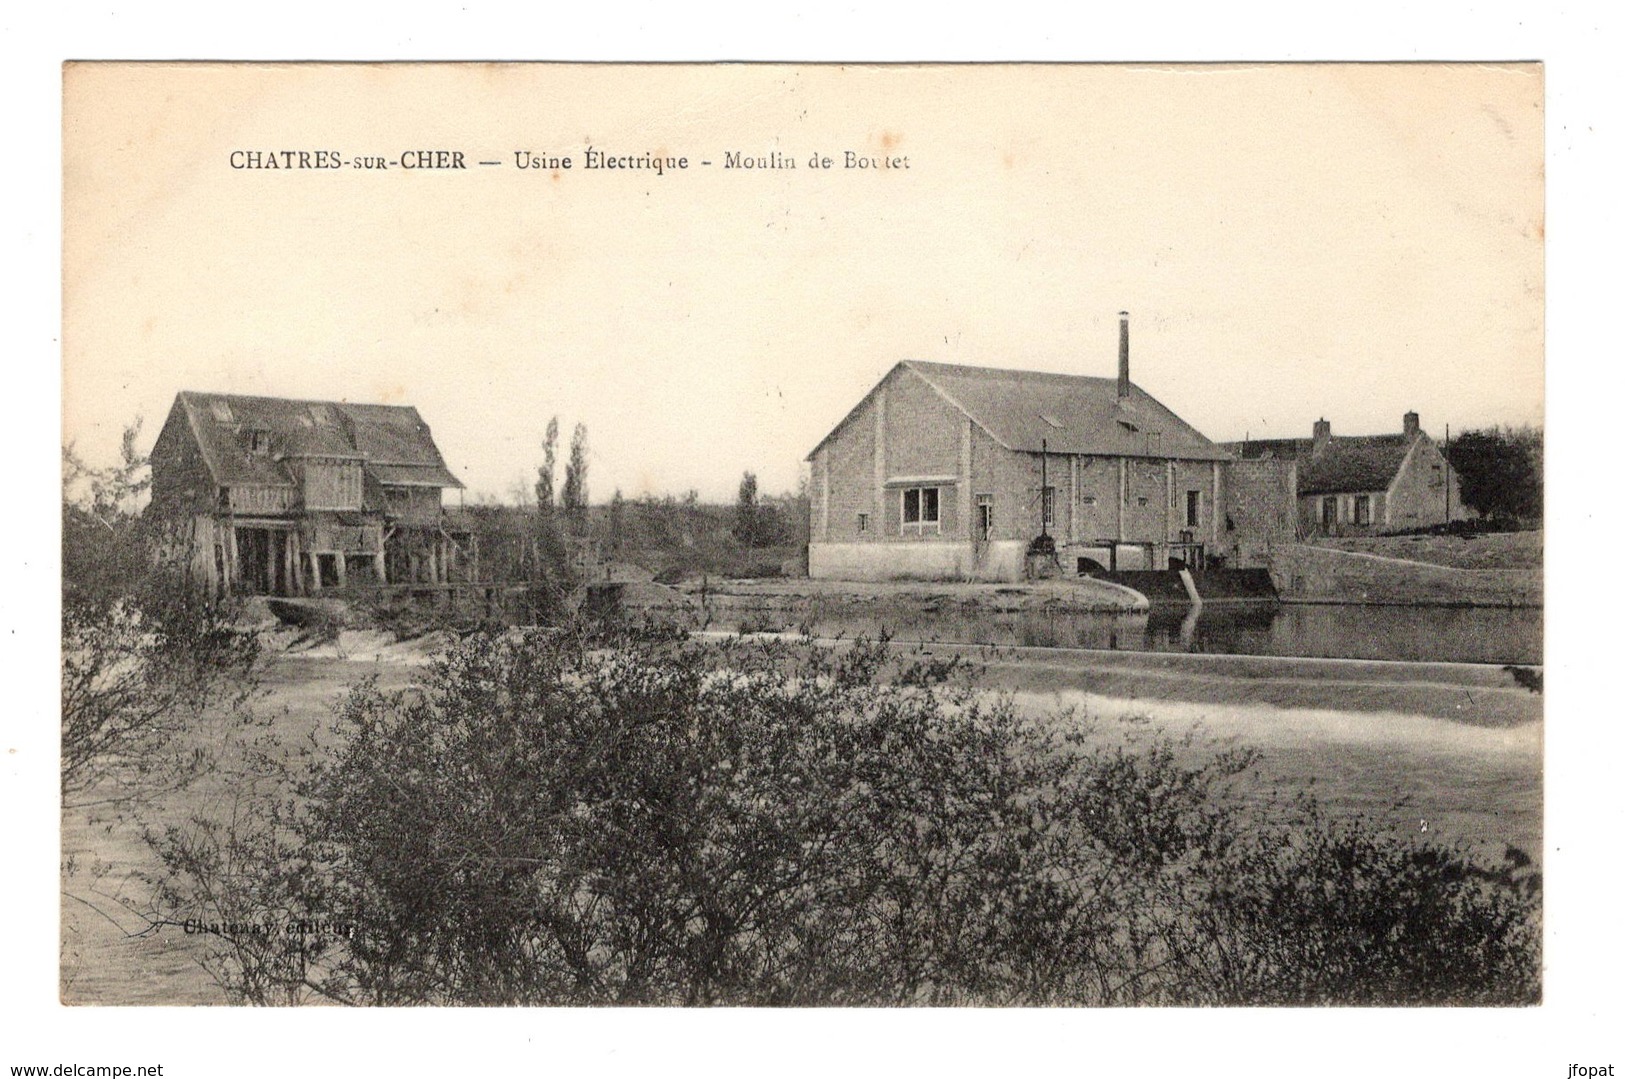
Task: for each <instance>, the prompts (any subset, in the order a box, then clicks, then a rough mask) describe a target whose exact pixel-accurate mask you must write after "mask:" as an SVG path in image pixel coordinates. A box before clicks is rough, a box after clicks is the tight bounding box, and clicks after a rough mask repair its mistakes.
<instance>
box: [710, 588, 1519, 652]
mask: <svg viewBox="0 0 1625 1079" xmlns="http://www.w3.org/2000/svg"><path fill="white" fill-rule="evenodd" d="M805 625H806V626H807V628H809V629H811V630H812V632H814V633H816V634H818V635H820V636H834V635H837V634H844V635H846V636H849V637H850V636H855V635H857V634H860V633H862V634H869V635H874V634H877V633H879V632H881V631H882V630H884V631H886V632H889V633H890V634H891V635H892V637H893V638H894V639H895V640H899V641H945V642H953V643H959V644H990V645H1005V646H1010V645H1023V646H1028V647H1038V648H1091V649H1107V650H1113V651H1126V652H1199V653H1213V654H1230V655H1248V656H1306V657H1320V658H1338V659H1387V660H1420V661H1446V662H1455V663H1493V664H1508V663H1514V664H1539V663H1541V662H1542V650H1543V644H1542V641H1543V611H1542V609H1541V608H1538V607H1534V608H1530V607H1519V608H1503V607H1389V606H1371V605H1365V604H1292V603H1288V604H1276V603H1257V604H1255V603H1210V604H1206V605H1204V606H1202V607H1201V608H1191V607H1185V606H1181V605H1170V606H1160V607H1155V608H1153V609H1152V610H1151V611H1150V613H1148V614H1110V613H1092V612H1090V613H1079V612H1065V611H1044V610H1034V611H1019V612H1009V613H996V612H984V611H973V610H967V609H963V608H955V609H951V610H921V609H920V608H919V606H918V605H912V606H911V605H908V604H903V603H897V604H891V603H884V602H882V603H879V604H874V605H868V606H865V607H863V608H861V609H860V608H844V607H832V606H829V605H823V604H820V605H819V607H818V609H817V610H816V611H814V612H813V613H812V615H811V616H810V618H809V619H808V621H807V622H806V623H805ZM739 628H746V629H749V628H796V626H794V625H785V626H756V627H753V626H752V624H751V623H750V622H748V621H744V620H742V621H741V626H740V627H739Z"/></svg>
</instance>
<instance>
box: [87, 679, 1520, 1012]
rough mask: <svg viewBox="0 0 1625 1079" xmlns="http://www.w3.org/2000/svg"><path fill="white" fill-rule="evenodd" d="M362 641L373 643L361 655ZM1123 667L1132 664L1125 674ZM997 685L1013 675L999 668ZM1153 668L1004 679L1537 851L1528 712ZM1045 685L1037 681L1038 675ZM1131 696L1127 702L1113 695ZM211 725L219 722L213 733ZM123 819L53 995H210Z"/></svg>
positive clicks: (95, 835)
mask: <svg viewBox="0 0 1625 1079" xmlns="http://www.w3.org/2000/svg"><path fill="white" fill-rule="evenodd" d="M374 654H375V653H374ZM386 655H387V657H388V658H386V659H384V660H377V659H373V658H365V657H363V655H362V654H361V653H360V652H359V651H356V652H351V653H350V654H349V658H337V656H336V655H332V654H323V655H321V656H310V655H283V656H279V657H277V658H275V659H274V660H273V661H272V663H271V664H270V665H269V668H268V672H267V679H266V690H267V692H266V693H265V695H264V697H263V698H262V699H260V700H259V701H258V703H257V705H256V708H257V711H258V712H259V713H260V714H261V715H262V716H263V717H265V718H266V719H268V721H269V722H268V725H267V726H265V727H264V728H258V727H244V728H242V730H241V731H240V732H239V737H242V738H250V739H253V738H258V739H262V748H269V749H272V750H277V749H279V748H282V749H287V750H290V751H296V750H297V749H298V747H300V746H302V745H305V744H307V743H308V742H309V740H310V739H311V737H312V736H314V738H315V741H316V743H317V744H318V745H319V744H321V743H322V741H323V740H324V735H325V733H326V732H327V731H328V729H329V724H330V717H331V714H332V708H333V705H334V703H335V702H337V701H338V700H339V699H341V698H342V696H343V695H344V694H345V693H346V692H347V691H348V690H349V688H350V687H351V686H353V685H355V684H356V683H357V682H358V681H360V680H361V679H364V678H369V677H371V678H376V679H377V680H378V682H379V684H380V685H381V686H382V687H383V688H385V689H399V688H402V687H405V686H407V685H410V684H412V683H413V682H414V681H415V680H416V679H417V678H418V677H419V676H420V674H421V666H420V665H419V663H418V662H415V661H419V660H421V658H422V657H421V655H420V654H417V653H414V652H412V651H410V650H401V649H395V650H386ZM1123 677H1130V678H1131V675H1124V676H1123ZM995 684H996V685H997V686H998V687H1002V688H1003V689H1004V690H1005V691H1010V690H1011V689H1012V688H1013V687H1019V686H1020V684H1021V676H1020V672H1019V671H1016V672H1014V673H1012V671H1010V670H1005V671H1003V672H1001V674H1000V677H999V678H998V679H997V680H996V683H995ZM1155 685H1156V683H1155V682H1154V681H1148V682H1146V683H1145V684H1144V686H1143V687H1141V688H1142V689H1144V690H1145V691H1146V692H1138V693H1137V692H1135V691H1134V683H1133V682H1132V681H1130V682H1122V681H1118V682H1113V683H1111V685H1110V692H1111V695H1101V694H1098V693H1091V692H1087V691H1084V690H1080V689H1077V688H1075V686H1052V685H1050V684H1047V683H1046V682H1045V681H1044V680H1043V679H1042V678H1035V679H1032V680H1030V681H1028V683H1027V686H1028V688H1026V689H1020V688H1015V689H1014V692H1015V693H1016V700H1017V702H1018V704H1020V706H1021V707H1023V708H1024V709H1027V710H1030V711H1032V712H1034V713H1035V714H1038V713H1048V712H1054V711H1056V710H1058V709H1063V708H1073V709H1076V713H1075V714H1076V718H1075V719H1073V720H1063V721H1065V722H1091V723H1093V724H1094V725H1095V726H1096V729H1097V730H1098V732H1099V735H1100V737H1102V738H1106V739H1111V740H1121V739H1134V738H1139V737H1143V736H1144V735H1145V733H1146V732H1147V731H1150V730H1156V729H1160V730H1163V731H1166V732H1167V733H1169V734H1172V735H1183V734H1187V733H1189V734H1192V735H1193V741H1192V742H1191V748H1190V750H1189V752H1190V753H1192V754H1193V755H1200V754H1205V753H1207V752H1209V751H1210V750H1211V749H1212V748H1213V747H1214V746H1215V745H1240V746H1248V747H1253V748H1255V749H1257V750H1258V751H1259V753H1260V754H1261V757H1260V760H1259V762H1258V764H1257V765H1256V766H1255V767H1254V769H1253V770H1252V771H1251V772H1250V773H1249V774H1247V775H1246V776H1245V777H1244V781H1243V783H1242V784H1241V786H1240V787H1239V788H1238V791H1237V794H1238V795H1239V796H1240V797H1241V798H1242V799H1243V800H1244V802H1246V803H1247V804H1249V805H1252V806H1254V807H1256V808H1257V809H1258V810H1259V811H1260V812H1262V811H1264V809H1265V807H1267V806H1270V805H1272V804H1275V803H1274V801H1272V800H1274V799H1290V798H1291V797H1292V796H1294V795H1296V794H1298V793H1301V792H1309V793H1312V794H1313V795H1314V796H1315V797H1316V798H1317V799H1318V801H1319V802H1320V804H1321V805H1322V807H1323V808H1324V809H1325V810H1327V811H1328V813H1329V814H1330V815H1331V816H1333V817H1336V818H1343V819H1348V818H1354V817H1363V818H1367V819H1369V820H1372V821H1375V822H1377V823H1379V824H1382V825H1385V826H1389V827H1391V828H1393V829H1394V830H1396V831H1398V832H1400V833H1402V834H1410V835H1423V836H1425V837H1426V838H1430V839H1436V840H1439V841H1442V842H1446V843H1450V842H1461V843H1465V844H1468V845H1471V846H1473V847H1475V848H1481V849H1483V850H1484V851H1485V853H1486V854H1490V855H1495V854H1499V852H1500V850H1501V849H1502V847H1503V846H1504V845H1505V844H1513V845H1517V846H1519V847H1521V848H1523V849H1524V850H1526V851H1528V852H1529V853H1530V854H1531V855H1532V856H1534V857H1536V858H1537V859H1538V858H1539V854H1540V839H1541V834H1540V821H1541V775H1542V768H1541V761H1542V755H1541V752H1542V747H1541V725H1540V723H1539V722H1522V723H1515V724H1512V725H1492V726H1485V725H1473V724H1464V723H1460V722H1455V721H1453V720H1449V719H1441V718H1429V717H1425V716H1421V715H1414V714H1405V713H1398V712H1385V711H1369V710H1367V711H1355V710H1347V709H1340V708H1339V707H1338V696H1337V691H1336V690H1335V689H1332V690H1328V691H1327V692H1325V694H1324V695H1323V697H1322V698H1321V699H1320V702H1319V704H1317V705H1314V706H1311V705H1308V704H1304V705H1302V706H1293V707H1282V706H1278V705H1268V704H1259V703H1256V702H1246V701H1241V702H1237V701H1225V700H1223V699H1221V700H1218V701H1169V700H1158V699H1154V698H1153V697H1151V696H1150V694H1152V693H1154V692H1155ZM1038 687H1042V688H1038ZM1131 697H1139V698H1140V699H1126V698H1131ZM217 734H218V732H217ZM235 759H236V756H235V753H234V751H233V750H231V749H229V748H228V750H227V751H226V752H225V753H224V755H223V761H222V764H223V765H224V767H223V768H222V769H221V771H220V773H219V774H218V775H216V776H212V777H206V778H205V779H203V780H200V781H199V782H197V783H196V784H194V785H193V786H192V787H190V788H188V789H187V790H185V791H184V792H182V793H180V794H177V795H173V796H170V797H168V798H164V799H161V800H159V801H158V802H157V803H156V804H154V805H153V806H152V807H151V808H150V810H149V811H148V812H147V813H146V814H145V817H146V821H147V823H149V824H151V825H153V826H157V827H162V826H163V825H165V824H176V825H180V824H184V823H185V822H186V821H187V820H188V819H189V818H190V817H192V816H193V815H199V814H201V815H208V816H213V817H216V818H220V817H224V816H226V815H229V814H230V812H231V811H232V808H233V805H234V800H235V798H236V796H237V794H238V793H239V790H240V786H239V781H237V780H234V779H231V778H229V776H230V772H231V768H230V766H231V764H232V763H233V761H234V760H235ZM141 824H142V822H141V821H140V820H137V819H136V818H135V816H133V815H130V814H127V813H123V814H121V813H119V812H117V811H115V810H113V809H111V808H107V807H102V808H89V809H81V810H69V811H65V812H64V815H63V820H62V832H63V855H64V859H65V865H66V872H65V874H64V880H63V899H62V969H61V976H62V979H61V992H62V999H63V1000H64V1002H67V1003H86V1004H88V1003H106V1004H114V1003H127V1004H160V1003H162V1004H219V1003H224V998H223V996H222V994H221V993H220V991H219V990H218V989H217V988H216V987H215V985H214V984H213V982H212V981H211V979H210V977H209V976H208V974H207V973H206V972H205V971H203V970H202V969H201V968H200V967H199V965H198V962H197V960H198V958H199V956H200V955H201V949H200V947H199V938H195V937H189V936H187V935H186V934H185V933H184V932H183V931H182V930H181V929H180V928H178V927H174V926H166V927H162V928H160V929H157V930H151V929H150V928H149V927H147V926H146V925H145V924H144V923H143V920H142V918H141V916H140V911H141V909H142V907H143V904H144V901H145V900H144V897H145V895H146V894H147V893H146V885H145V884H144V883H143V879H142V878H143V875H147V874H152V873H155V872H156V871H157V865H156V864H155V861H154V859H153V857H152V855H151V853H150V852H149V851H148V850H147V848H146V846H145V844H144V843H143V841H142V838H141Z"/></svg>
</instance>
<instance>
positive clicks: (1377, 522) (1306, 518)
mask: <svg viewBox="0 0 1625 1079" xmlns="http://www.w3.org/2000/svg"><path fill="white" fill-rule="evenodd" d="M1226 448H1227V449H1229V450H1231V451H1232V452H1234V453H1235V454H1236V456H1237V458H1238V459H1239V460H1241V461H1290V462H1294V463H1295V465H1296V470H1297V501H1298V528H1299V532H1300V534H1301V535H1303V536H1315V535H1320V536H1360V535H1375V534H1380V533H1387V532H1406V531H1410V530H1412V529H1419V528H1427V527H1430V526H1433V525H1441V524H1444V523H1446V522H1448V521H1461V520H1466V519H1467V518H1470V517H1474V516H1476V514H1475V513H1474V512H1473V511H1472V510H1471V509H1469V508H1468V507H1466V506H1464V505H1462V501H1461V484H1460V482H1459V480H1458V478H1457V477H1456V475H1455V473H1454V472H1453V471H1452V470H1451V468H1450V462H1449V461H1448V460H1447V459H1446V458H1445V455H1444V454H1443V453H1442V452H1441V451H1440V449H1439V446H1438V444H1437V443H1435V442H1434V441H1433V439H1432V438H1430V437H1429V436H1428V433H1427V432H1426V431H1424V430H1422V423H1421V417H1420V416H1419V415H1418V414H1417V413H1415V412H1407V413H1405V415H1404V417H1403V419H1402V421H1401V429H1400V431H1399V432H1398V433H1397V434H1381V435H1333V434H1332V425H1331V424H1330V423H1329V422H1327V421H1326V420H1325V419H1324V418H1322V419H1320V420H1317V421H1316V422H1315V425H1314V428H1313V433H1312V437H1310V438H1276V439H1261V440H1256V441H1255V440H1251V439H1249V440H1247V441H1245V442H1233V443H1229V444H1227V446H1226Z"/></svg>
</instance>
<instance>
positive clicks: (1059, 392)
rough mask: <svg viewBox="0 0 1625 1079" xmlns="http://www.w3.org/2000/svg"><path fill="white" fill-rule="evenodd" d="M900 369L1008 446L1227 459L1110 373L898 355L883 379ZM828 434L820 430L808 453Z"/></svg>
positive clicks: (1110, 454) (1113, 454) (1153, 400)
mask: <svg viewBox="0 0 1625 1079" xmlns="http://www.w3.org/2000/svg"><path fill="white" fill-rule="evenodd" d="M903 369H906V370H908V371H911V372H913V373H914V374H916V375H918V376H919V377H920V378H922V379H923V380H925V382H926V383H927V384H928V385H930V386H931V387H932V388H933V389H935V390H936V391H937V392H938V393H939V394H941V395H942V396H943V398H945V399H946V400H947V401H948V402H949V403H950V404H952V405H953V406H954V407H956V408H958V409H959V410H960V411H961V412H963V413H964V414H965V415H966V416H968V417H970V419H971V420H972V421H973V422H974V423H975V424H976V425H977V426H979V427H981V428H982V430H984V431H986V432H987V433H988V435H989V436H991V437H992V439H993V440H994V441H995V442H997V443H999V444H1000V445H1001V446H1004V447H1005V448H1006V449H1011V450H1016V451H1021V452H1028V453H1038V452H1040V451H1041V450H1043V449H1045V448H1046V447H1047V448H1048V450H1049V452H1050V453H1069V454H1070V453H1075V454H1090V455H1097V456H1106V457H1151V458H1157V459H1162V458H1170V457H1172V458H1181V459H1185V460H1200V461H1209V460H1211V461H1223V460H1228V459H1229V458H1230V454H1229V453H1228V452H1227V451H1225V450H1224V449H1222V448H1220V447H1219V446H1218V445H1216V444H1214V443H1213V442H1211V441H1209V440H1208V439H1207V438H1206V437H1204V436H1203V435H1202V434H1201V433H1200V432H1198V431H1197V430H1196V429H1195V428H1194V427H1192V426H1191V425H1190V424H1188V423H1186V422H1185V421H1184V420H1182V419H1180V418H1179V417H1178V416H1176V415H1174V414H1173V412H1172V411H1170V410H1169V409H1168V408H1167V406H1165V405H1163V404H1162V403H1161V402H1160V401H1158V400H1157V399H1156V398H1154V397H1152V396H1151V395H1150V394H1148V393H1146V392H1145V391H1144V390H1142V389H1140V388H1139V387H1138V386H1134V385H1132V384H1131V385H1130V386H1129V395H1128V397H1127V398H1126V399H1121V400H1120V399H1119V398H1118V396H1117V380H1116V379H1115V378H1091V377H1087V376H1083V375H1063V374H1054V373H1050V372H1045V371H1012V370H1006V369H1004V368H997V367H965V366H961V365H958V364H948V363H931V362H928V361H925V360H904V361H902V362H901V363H899V364H898V365H897V366H896V367H894V368H893V369H892V371H891V372H890V373H888V374H887V376H886V378H888V379H889V378H891V377H892V376H893V375H894V374H896V372H897V371H899V370H903ZM881 381H882V382H885V379H882V380H881ZM854 411H855V410H854ZM841 422H842V424H844V423H845V422H846V421H845V420H844V419H843V420H842V421H841ZM835 430H840V425H837V426H836V428H835ZM834 434H835V431H831V432H830V434H829V435H826V436H825V437H824V439H823V441H820V442H819V444H818V446H817V447H814V449H813V453H817V452H818V449H819V448H821V447H822V446H823V445H824V442H827V441H829V438H830V437H831V436H833V435H834ZM809 456H811V455H810V454H809Z"/></svg>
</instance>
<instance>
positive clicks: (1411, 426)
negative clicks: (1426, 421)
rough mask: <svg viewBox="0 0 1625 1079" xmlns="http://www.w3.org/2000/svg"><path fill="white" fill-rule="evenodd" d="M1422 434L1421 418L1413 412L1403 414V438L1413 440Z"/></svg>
mask: <svg viewBox="0 0 1625 1079" xmlns="http://www.w3.org/2000/svg"><path fill="white" fill-rule="evenodd" d="M1421 433H1422V417H1420V416H1418V415H1417V414H1416V413H1414V412H1407V413H1405V437H1406V438H1415V437H1416V436H1417V435H1419V434H1421Z"/></svg>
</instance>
